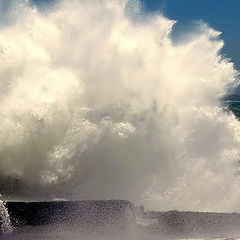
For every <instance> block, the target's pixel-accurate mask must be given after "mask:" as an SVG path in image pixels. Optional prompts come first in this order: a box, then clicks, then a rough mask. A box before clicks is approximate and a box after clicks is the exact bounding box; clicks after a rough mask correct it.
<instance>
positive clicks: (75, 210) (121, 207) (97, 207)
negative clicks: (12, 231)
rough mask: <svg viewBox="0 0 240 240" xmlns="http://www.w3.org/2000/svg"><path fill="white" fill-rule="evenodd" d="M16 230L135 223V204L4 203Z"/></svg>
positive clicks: (121, 225)
mask: <svg viewBox="0 0 240 240" xmlns="http://www.w3.org/2000/svg"><path fill="white" fill-rule="evenodd" d="M6 207H7V208H8V212H9V215H10V218H11V222H12V224H13V226H15V227H21V226H28V225H31V226H34V225H45V224H65V225H66V224H69V225H73V224H75V225H79V226H81V227H83V228H88V227H91V228H92V227H104V226H116V227H118V228H124V227H126V226H127V225H128V224H130V223H133V222H134V223H135V213H134V205H133V204H132V203H130V202H128V201H122V200H109V201H52V202H7V203H6Z"/></svg>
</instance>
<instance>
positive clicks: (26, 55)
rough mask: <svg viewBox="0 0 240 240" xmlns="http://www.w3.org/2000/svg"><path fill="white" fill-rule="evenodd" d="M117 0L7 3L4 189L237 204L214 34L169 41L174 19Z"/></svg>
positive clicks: (202, 29)
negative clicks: (45, 6) (41, 5)
mask: <svg viewBox="0 0 240 240" xmlns="http://www.w3.org/2000/svg"><path fill="white" fill-rule="evenodd" d="M24 2H26V1H24ZM134 2H136V1H134ZM126 4H127V3H126V1H117V0H116V1H114V0H103V1H98V0H92V1H77V0H68V1H64V0H62V1H59V2H58V3H57V4H56V5H55V6H52V7H51V9H50V10H46V11H43V12H39V11H38V10H37V9H35V8H34V7H33V6H31V7H30V6H28V4H27V3H25V4H20V5H21V6H15V5H14V7H12V8H11V6H9V9H10V10H9V12H12V11H13V10H12V9H15V10H16V9H17V10H16V11H15V10H14V11H15V14H7V13H5V18H6V19H7V20H8V21H5V24H4V25H2V26H1V28H0V66H1V67H0V89H1V90H0V99H1V101H0V133H1V134H0V181H1V183H2V182H4V184H2V189H3V190H4V191H5V193H6V194H8V196H9V197H16V198H19V197H21V198H23V197H28V198H31V199H33V198H35V199H50V198H62V197H63V198H67V199H129V200H132V201H136V202H138V203H141V204H144V205H145V206H146V207H147V208H151V209H153V208H156V209H172V208H175V209H176V208H178V209H184V210H211V211H233V210H236V211H237V210H240V209H239V195H240V179H239V172H238V171H239V170H238V168H239V158H240V151H239V149H240V124H239V122H238V121H237V119H236V118H235V116H233V115H232V114H231V113H229V112H225V111H224V110H223V109H222V108H221V101H220V99H221V97H222V96H224V94H225V92H226V90H227V88H228V86H229V84H232V83H233V82H235V81H236V80H237V74H238V73H237V71H236V70H235V69H234V67H233V64H232V63H231V62H228V60H226V59H225V58H224V57H223V56H221V55H220V53H219V51H220V50H221V48H222V46H223V41H222V40H220V39H219V35H220V33H219V32H217V31H215V30H213V29H212V28H210V27H209V26H207V25H205V24H201V26H199V31H197V33H196V34H194V33H193V34H192V35H191V37H188V38H186V39H187V40H184V41H182V42H181V43H178V44H175V43H173V41H172V39H171V31H172V28H173V25H174V23H175V22H174V21H172V20H169V19H167V18H165V17H163V16H161V15H153V16H148V17H146V16H144V13H142V17H139V16H140V14H141V13H140V7H138V8H137V9H138V10H137V16H138V17H137V21H134V20H131V18H130V17H129V16H128V15H127V14H126V12H131V15H133V10H132V9H134V8H133V7H132V4H130V5H129V4H128V6H131V11H130V10H128V11H126ZM138 6H140V4H138ZM0 15H1V14H0ZM1 179H2V180H1Z"/></svg>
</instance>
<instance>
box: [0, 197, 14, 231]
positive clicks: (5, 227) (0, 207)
mask: <svg viewBox="0 0 240 240" xmlns="http://www.w3.org/2000/svg"><path fill="white" fill-rule="evenodd" d="M1 197H2V196H1V194H0V223H1V232H3V233H11V232H12V231H13V228H12V226H11V221H10V216H9V214H8V210H7V208H6V207H5V206H4V202H3V201H2V200H1Z"/></svg>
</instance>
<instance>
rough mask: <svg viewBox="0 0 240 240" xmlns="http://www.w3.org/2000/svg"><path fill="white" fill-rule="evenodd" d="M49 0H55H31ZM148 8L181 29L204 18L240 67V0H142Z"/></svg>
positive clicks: (185, 29) (41, 0) (184, 29)
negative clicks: (175, 22) (220, 36)
mask: <svg viewBox="0 0 240 240" xmlns="http://www.w3.org/2000/svg"><path fill="white" fill-rule="evenodd" d="M31 1H32V2H35V3H40V2H42V3H43V2H44V3H49V2H54V1H56V0H31ZM142 2H143V5H144V9H145V11H146V12H162V13H163V14H164V15H165V16H167V17H169V18H171V19H174V20H177V21H178V23H177V24H176V26H175V29H174V35H175V37H176V36H178V33H179V32H182V31H184V32H186V31H192V30H193V28H194V22H196V21H199V20H202V21H204V22H207V23H208V24H209V25H210V26H212V27H213V28H215V29H216V30H219V31H221V32H222V39H223V40H224V41H225V46H224V48H223V51H222V53H223V54H224V55H226V56H227V57H229V58H231V59H232V61H233V62H234V63H235V66H236V67H237V68H238V69H240V0H142Z"/></svg>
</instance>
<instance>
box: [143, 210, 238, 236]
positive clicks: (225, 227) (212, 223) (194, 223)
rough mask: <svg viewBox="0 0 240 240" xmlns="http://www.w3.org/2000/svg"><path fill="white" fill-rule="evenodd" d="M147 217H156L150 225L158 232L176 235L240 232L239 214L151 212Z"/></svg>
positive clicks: (230, 233)
mask: <svg viewBox="0 0 240 240" xmlns="http://www.w3.org/2000/svg"><path fill="white" fill-rule="evenodd" d="M145 217H147V218H157V219H158V224H157V225H154V226H151V227H152V229H157V230H158V231H159V232H161V233H163V234H167V235H176V236H178V237H198V236H199V237H218V236H233V235H239V234H240V214H238V213H211V212H180V211H168V212H151V213H145Z"/></svg>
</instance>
